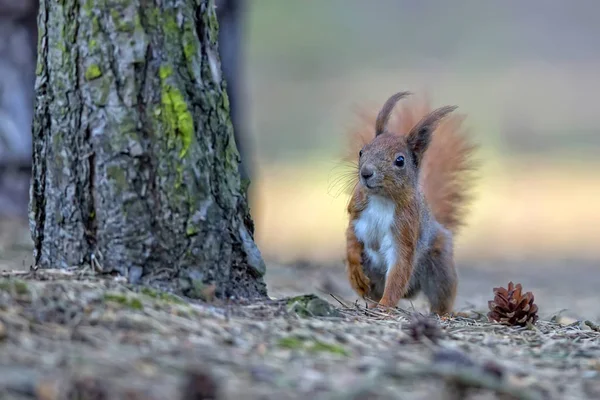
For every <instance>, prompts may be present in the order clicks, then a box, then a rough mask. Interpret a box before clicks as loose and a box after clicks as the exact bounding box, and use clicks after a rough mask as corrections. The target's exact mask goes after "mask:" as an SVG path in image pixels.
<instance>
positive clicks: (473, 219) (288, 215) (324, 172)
mask: <svg viewBox="0 0 600 400" xmlns="http://www.w3.org/2000/svg"><path fill="white" fill-rule="evenodd" d="M307 166H308V167H307ZM597 170H598V167H597V166H594V165H589V164H586V165H575V164H570V165H569V164H567V165H556V164H553V165H549V164H548V163H547V162H546V163H544V162H543V161H539V160H538V161H536V160H530V161H528V162H523V161H519V160H506V161H504V162H497V161H495V162H487V163H486V164H484V167H483V169H482V170H481V172H480V174H479V175H480V176H481V177H484V178H485V179H480V180H479V182H478V185H477V188H476V196H477V197H476V200H475V202H474V203H473V206H472V208H471V212H470V217H469V221H468V222H469V225H468V227H467V228H466V229H464V230H463V232H462V233H461V236H460V237H459V238H458V242H457V253H458V256H459V257H462V258H479V259H481V258H486V257H487V258H493V257H501V256H505V255H507V254H510V255H512V256H515V257H519V256H523V257H527V256H530V255H535V256H536V257H538V258H539V257H540V256H543V257H547V258H549V259H551V258H555V257H565V256H567V257H568V256H576V257H578V258H587V257H598V256H600V251H599V249H598V246H597V238H598V237H600V212H597V211H596V207H597V206H596V205H597V204H599V203H600V177H598V174H597V173H596V172H595V171H597ZM343 172H344V170H343V169H339V168H337V167H335V166H334V164H332V163H327V162H322V163H319V162H307V163H306V164H303V165H302V166H269V167H263V168H262V169H261V170H260V176H259V178H258V180H257V181H256V182H255V191H256V195H257V205H256V206H255V208H254V210H253V213H254V216H255V220H256V224H257V241H258V243H259V245H260V247H261V250H262V251H263V253H264V254H265V256H266V257H267V258H274V259H280V260H284V261H289V260H293V259H297V258H301V259H313V260H320V261H331V260H339V259H341V258H342V257H343V253H342V250H343V245H344V244H343V238H344V235H343V231H344V228H345V224H346V221H347V219H346V218H347V217H346V214H345V208H346V202H347V196H346V195H345V194H344V193H341V194H340V193H339V192H340V190H341V189H343V187H342V186H343V184H337V185H334V187H333V188H332V187H331V182H332V181H335V179H336V177H338V176H339V175H340V174H343Z"/></svg>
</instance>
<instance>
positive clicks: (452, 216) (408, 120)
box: [349, 98, 476, 234]
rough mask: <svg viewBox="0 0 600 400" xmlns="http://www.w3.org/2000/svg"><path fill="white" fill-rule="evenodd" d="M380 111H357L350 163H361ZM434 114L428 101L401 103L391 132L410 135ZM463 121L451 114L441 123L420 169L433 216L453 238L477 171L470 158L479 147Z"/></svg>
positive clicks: (463, 212)
mask: <svg viewBox="0 0 600 400" xmlns="http://www.w3.org/2000/svg"><path fill="white" fill-rule="evenodd" d="M378 111H379V109H378V108H376V107H375V108H373V109H370V110H367V109H366V108H360V109H358V110H357V112H358V116H359V118H360V121H359V122H358V123H357V124H355V125H354V126H352V128H351V137H350V154H349V160H350V161H353V162H358V152H359V151H360V149H361V148H362V146H363V145H364V144H366V143H368V142H370V141H371V140H372V139H373V137H374V128H375V120H376V118H377V113H378ZM431 111H433V108H431V107H430V105H429V103H428V102H427V101H415V100H414V99H410V98H409V99H405V100H401V102H400V103H399V104H398V105H397V106H396V108H395V109H394V111H393V112H392V115H391V118H390V121H389V124H388V131H389V132H392V133H395V134H398V135H403V134H407V133H408V132H409V131H410V130H411V128H412V127H413V126H415V125H416V124H417V123H418V122H419V121H420V120H421V119H422V118H423V117H424V116H425V115H427V114H428V113H430V112H431ZM464 119H465V116H464V115H461V114H458V113H451V114H449V115H448V116H446V117H445V118H444V119H442V120H441V121H440V123H439V125H438V126H437V128H436V130H435V132H434V134H433V137H432V140H431V143H430V144H429V148H428V149H427V151H426V152H425V155H424V158H423V160H422V163H421V167H420V168H421V171H420V178H419V179H420V184H421V187H422V190H423V193H424V195H425V199H426V201H427V203H428V205H429V207H430V209H431V212H432V213H433V215H434V217H435V219H436V220H437V221H438V222H439V223H441V224H442V225H444V226H445V227H446V228H447V229H448V230H450V231H451V232H452V233H453V234H455V233H456V232H457V231H458V230H459V229H460V227H461V226H462V225H463V224H464V222H465V221H464V219H465V216H466V214H465V213H466V206H467V205H468V203H469V200H470V198H471V189H472V175H471V172H472V171H473V169H474V167H475V164H474V162H473V160H472V159H471V155H472V153H473V151H474V150H475V149H476V146H475V144H473V143H471V142H470V141H469V139H468V137H467V132H466V130H465V129H464V127H463V121H464Z"/></svg>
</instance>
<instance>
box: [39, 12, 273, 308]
mask: <svg viewBox="0 0 600 400" xmlns="http://www.w3.org/2000/svg"><path fill="white" fill-rule="evenodd" d="M38 18H39V22H38V25H39V30H40V34H39V38H40V42H39V44H38V53H39V55H38V66H37V80H36V104H35V118H34V128H33V177H32V184H31V203H30V225H31V231H32V237H33V241H34V257H35V261H36V264H37V265H38V266H39V267H41V268H49V267H54V268H56V267H61V268H64V267H70V266H85V265H91V266H92V267H94V268H97V269H98V268H100V269H101V270H102V271H103V272H118V273H120V274H122V275H124V276H127V277H128V279H129V280H130V281H131V282H134V283H137V282H142V283H147V284H153V285H159V286H169V287H170V288H172V289H175V290H177V291H182V292H183V293H184V294H186V295H189V296H191V297H198V296H201V294H202V293H203V291H204V288H205V287H206V286H205V285H207V284H215V285H216V290H217V292H216V293H217V296H219V297H229V296H235V297H245V298H249V297H256V296H264V295H266V288H265V284H264V281H263V278H262V276H263V274H264V272H265V266H264V262H263V260H262V257H261V255H260V252H259V250H258V249H257V247H256V245H255V244H254V240H253V230H254V229H253V223H252V220H251V218H250V215H249V210H248V205H247V200H246V194H245V192H244V190H242V188H241V184H240V178H239V173H238V164H239V154H238V151H237V149H236V145H235V141H234V136H233V129H232V125H231V121H230V116H229V101H228V96H227V94H226V92H225V91H224V83H223V78H222V72H221V66H220V60H219V55H218V48H217V43H218V23H217V18H216V16H215V10H214V4H213V2H212V1H207V0H160V1H159V0H130V1H122V0H118V1H117V0H113V1H111V0H88V1H86V2H82V1H77V0H64V1H61V2H56V1H53V0H43V1H40V11H39V17H38Z"/></svg>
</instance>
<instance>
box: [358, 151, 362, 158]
mask: <svg viewBox="0 0 600 400" xmlns="http://www.w3.org/2000/svg"><path fill="white" fill-rule="evenodd" d="M358 157H359V158H360V157H362V150H361V151H359V152H358Z"/></svg>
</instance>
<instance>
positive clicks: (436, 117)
mask: <svg viewBox="0 0 600 400" xmlns="http://www.w3.org/2000/svg"><path fill="white" fill-rule="evenodd" d="M457 108H458V107H457V106H445V107H440V108H438V109H436V110H433V111H432V112H430V113H429V114H427V115H426V116H425V117H423V119H421V120H420V121H419V122H418V123H417V124H416V125H415V126H414V127H413V128H412V129H411V130H410V132H409V133H408V135H407V136H406V142H407V144H408V148H409V149H410V150H411V152H412V153H413V159H414V161H415V163H416V165H417V167H418V166H419V164H420V163H421V160H422V159H423V154H425V151H426V150H427V147H429V143H430V142H431V136H432V135H433V132H434V131H435V129H436V128H437V126H438V123H439V122H440V121H441V120H442V118H444V117H445V116H446V115H448V114H450V113H451V112H452V111H454V110H456V109H457Z"/></svg>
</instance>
